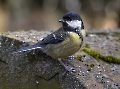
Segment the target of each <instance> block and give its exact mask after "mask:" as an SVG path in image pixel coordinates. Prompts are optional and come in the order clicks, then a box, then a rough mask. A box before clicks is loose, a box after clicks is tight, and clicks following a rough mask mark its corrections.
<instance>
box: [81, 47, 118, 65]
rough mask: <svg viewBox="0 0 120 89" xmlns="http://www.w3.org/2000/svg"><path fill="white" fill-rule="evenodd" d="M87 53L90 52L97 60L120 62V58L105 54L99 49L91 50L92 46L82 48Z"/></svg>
mask: <svg viewBox="0 0 120 89" xmlns="http://www.w3.org/2000/svg"><path fill="white" fill-rule="evenodd" d="M82 50H83V51H84V52H85V53H87V54H89V55H90V56H92V57H94V58H95V59H96V60H100V59H101V60H104V61H106V62H108V63H115V64H120V58H117V57H115V56H111V55H108V56H104V55H102V54H100V53H99V52H97V51H94V50H91V49H90V48H83V49H82Z"/></svg>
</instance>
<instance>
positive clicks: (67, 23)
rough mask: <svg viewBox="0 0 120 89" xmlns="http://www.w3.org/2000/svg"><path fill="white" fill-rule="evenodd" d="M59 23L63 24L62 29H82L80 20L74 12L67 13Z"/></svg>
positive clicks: (82, 25)
mask: <svg viewBox="0 0 120 89" xmlns="http://www.w3.org/2000/svg"><path fill="white" fill-rule="evenodd" d="M59 22H61V23H62V24H63V28H64V27H65V28H66V27H69V28H74V29H76V28H79V29H84V24H83V21H82V18H81V17H80V16H79V14H77V13H76V12H74V11H70V12H67V13H66V14H65V15H64V16H63V17H62V19H61V20H59Z"/></svg>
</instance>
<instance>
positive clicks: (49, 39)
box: [13, 31, 64, 53]
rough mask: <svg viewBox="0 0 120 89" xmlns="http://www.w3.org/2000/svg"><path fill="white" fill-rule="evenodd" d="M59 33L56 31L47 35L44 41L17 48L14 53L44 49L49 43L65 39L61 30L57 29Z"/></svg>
mask: <svg viewBox="0 0 120 89" xmlns="http://www.w3.org/2000/svg"><path fill="white" fill-rule="evenodd" d="M57 32H58V33H56V32H54V33H52V34H50V35H48V36H47V37H45V38H44V39H43V40H42V41H40V42H38V43H37V44H35V45H31V46H27V47H23V48H20V49H18V50H16V51H15V52H13V53H18V52H24V51H28V50H35V49H43V48H44V47H45V46H46V45H47V44H57V43H59V42H62V41H63V40H64V37H63V36H61V31H57Z"/></svg>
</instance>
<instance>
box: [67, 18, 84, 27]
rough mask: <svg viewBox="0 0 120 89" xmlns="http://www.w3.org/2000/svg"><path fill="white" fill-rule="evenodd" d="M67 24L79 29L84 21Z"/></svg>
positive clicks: (68, 22)
mask: <svg viewBox="0 0 120 89" xmlns="http://www.w3.org/2000/svg"><path fill="white" fill-rule="evenodd" d="M67 24H68V25H69V26H70V27H73V28H77V27H78V28H81V25H82V21H79V20H73V21H67Z"/></svg>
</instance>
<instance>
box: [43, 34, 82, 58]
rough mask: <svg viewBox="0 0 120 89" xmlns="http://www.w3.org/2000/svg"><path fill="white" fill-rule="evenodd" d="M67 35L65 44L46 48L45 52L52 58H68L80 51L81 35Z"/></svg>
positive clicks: (61, 43)
mask: <svg viewBox="0 0 120 89" xmlns="http://www.w3.org/2000/svg"><path fill="white" fill-rule="evenodd" d="M66 35H67V36H66V38H65V40H64V41H63V42H60V43H58V44H49V45H47V46H46V48H45V51H46V53H47V54H48V55H50V56H51V57H52V58H54V59H58V58H66V57H68V56H70V55H73V54H74V53H76V52H77V51H78V50H79V49H80V47H81V44H82V40H81V39H80V37H79V35H78V34H76V33H75V32H67V33H66Z"/></svg>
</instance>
